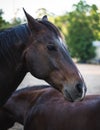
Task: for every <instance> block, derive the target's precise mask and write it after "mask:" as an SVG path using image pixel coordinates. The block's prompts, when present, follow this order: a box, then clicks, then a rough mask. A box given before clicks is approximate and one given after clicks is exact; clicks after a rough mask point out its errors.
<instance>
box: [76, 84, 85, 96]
mask: <svg viewBox="0 0 100 130" xmlns="http://www.w3.org/2000/svg"><path fill="white" fill-rule="evenodd" d="M75 88H76V89H77V91H78V92H79V93H80V94H82V93H83V83H77V84H76V86H75Z"/></svg>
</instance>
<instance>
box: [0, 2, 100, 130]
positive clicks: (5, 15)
mask: <svg viewBox="0 0 100 130" xmlns="http://www.w3.org/2000/svg"><path fill="white" fill-rule="evenodd" d="M23 7H24V8H25V10H26V11H27V12H28V13H29V14H30V15H32V16H33V17H34V18H41V17H42V16H43V15H47V16H48V19H49V20H50V21H51V22H53V23H54V24H55V25H56V26H57V27H58V28H59V30H60V31H61V32H62V34H63V36H64V39H65V41H66V44H67V45H68V48H69V51H70V54H71V56H72V58H73V60H74V62H75V64H76V65H77V67H78V68H79V70H80V72H81V73H82V75H83V77H84V80H85V82H86V85H87V88H88V91H87V94H100V0H95V1H94V0H86V1H85V0H70V1H67V0H0V31H2V30H5V29H7V28H9V27H12V26H16V25H18V24H23V23H25V22H26V18H25V15H24V13H23V9H22V8H23ZM38 84H39V85H40V84H47V83H46V82H44V81H42V80H38V79H36V78H35V77H32V76H31V74H30V73H28V74H27V75H26V77H25V78H24V80H23V82H22V83H21V84H20V86H19V88H22V87H26V86H27V85H38ZM19 88H18V89H19ZM14 129H16V130H19V129H20V130H21V127H19V126H18V125H17V127H16V128H14Z"/></svg>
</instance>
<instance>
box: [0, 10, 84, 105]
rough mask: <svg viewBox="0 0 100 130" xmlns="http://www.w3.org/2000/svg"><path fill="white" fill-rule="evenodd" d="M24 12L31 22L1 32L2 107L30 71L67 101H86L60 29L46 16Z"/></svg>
mask: <svg viewBox="0 0 100 130" xmlns="http://www.w3.org/2000/svg"><path fill="white" fill-rule="evenodd" d="M24 12H25V15H26V18H27V21H28V23H26V24H22V25H18V26H16V27H13V28H10V29H7V30H5V31H3V32H1V33H0V106H2V105H3V104H4V103H5V102H6V101H7V99H8V98H9V97H10V96H11V94H12V92H13V91H14V90H15V89H16V88H17V87H18V85H19V84H20V83H21V81H22V80H23V78H24V77H25V75H26V73H27V72H30V73H31V74H32V75H33V76H35V77H37V78H39V79H43V80H45V81H46V82H48V83H49V84H51V85H52V86H53V87H54V88H56V89H58V90H59V91H60V92H61V93H63V95H64V97H65V98H66V99H67V100H70V101H76V100H82V99H83V98H84V96H85V92H86V86H85V83H84V80H83V78H82V75H81V74H80V72H79V71H78V69H77V68H76V66H75V64H74V63H73V61H72V59H71V57H70V55H69V52H68V50H67V48H66V47H65V45H64V44H63V43H64V41H63V38H62V36H61V34H60V32H59V30H58V28H57V27H56V26H55V25H54V24H52V23H51V22H49V21H48V20H47V17H46V16H44V17H43V18H42V19H40V20H38V19H34V18H33V17H32V16H30V15H29V14H28V13H27V12H26V11H25V10H24Z"/></svg>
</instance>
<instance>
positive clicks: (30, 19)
mask: <svg viewBox="0 0 100 130" xmlns="http://www.w3.org/2000/svg"><path fill="white" fill-rule="evenodd" d="M23 10H24V13H25V16H26V18H27V21H28V25H29V28H30V29H31V30H35V31H38V30H39V28H40V27H39V26H40V23H39V22H37V21H36V20H35V19H34V18H33V17H32V16H31V15H29V14H28V13H27V12H26V11H25V9H24V8H23Z"/></svg>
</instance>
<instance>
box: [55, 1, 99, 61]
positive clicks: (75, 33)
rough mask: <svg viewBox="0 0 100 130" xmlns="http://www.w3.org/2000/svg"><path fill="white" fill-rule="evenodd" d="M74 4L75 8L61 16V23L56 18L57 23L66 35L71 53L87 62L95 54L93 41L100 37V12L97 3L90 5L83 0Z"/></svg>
mask: <svg viewBox="0 0 100 130" xmlns="http://www.w3.org/2000/svg"><path fill="white" fill-rule="evenodd" d="M73 6H74V10H73V11H72V12H69V13H66V14H65V15H63V16H60V17H59V19H60V22H61V23H60V24H59V22H58V21H57V19H58V18H56V20H55V21H56V22H55V24H57V25H58V26H59V28H60V29H61V30H62V32H63V34H64V35H65V39H66V41H67V44H68V46H69V49H70V53H71V55H72V56H73V57H75V58H77V59H78V61H80V62H86V61H87V60H90V59H91V58H93V57H94V56H95V47H93V45H92V42H93V41H94V40H99V38H100V37H99V36H100V35H99V33H100V31H99V30H100V14H99V13H98V12H97V7H96V6H95V5H92V6H90V5H88V4H87V3H86V2H85V1H83V0H80V2H79V3H78V4H74V5H73ZM97 23H98V24H97ZM65 30H66V31H65Z"/></svg>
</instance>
